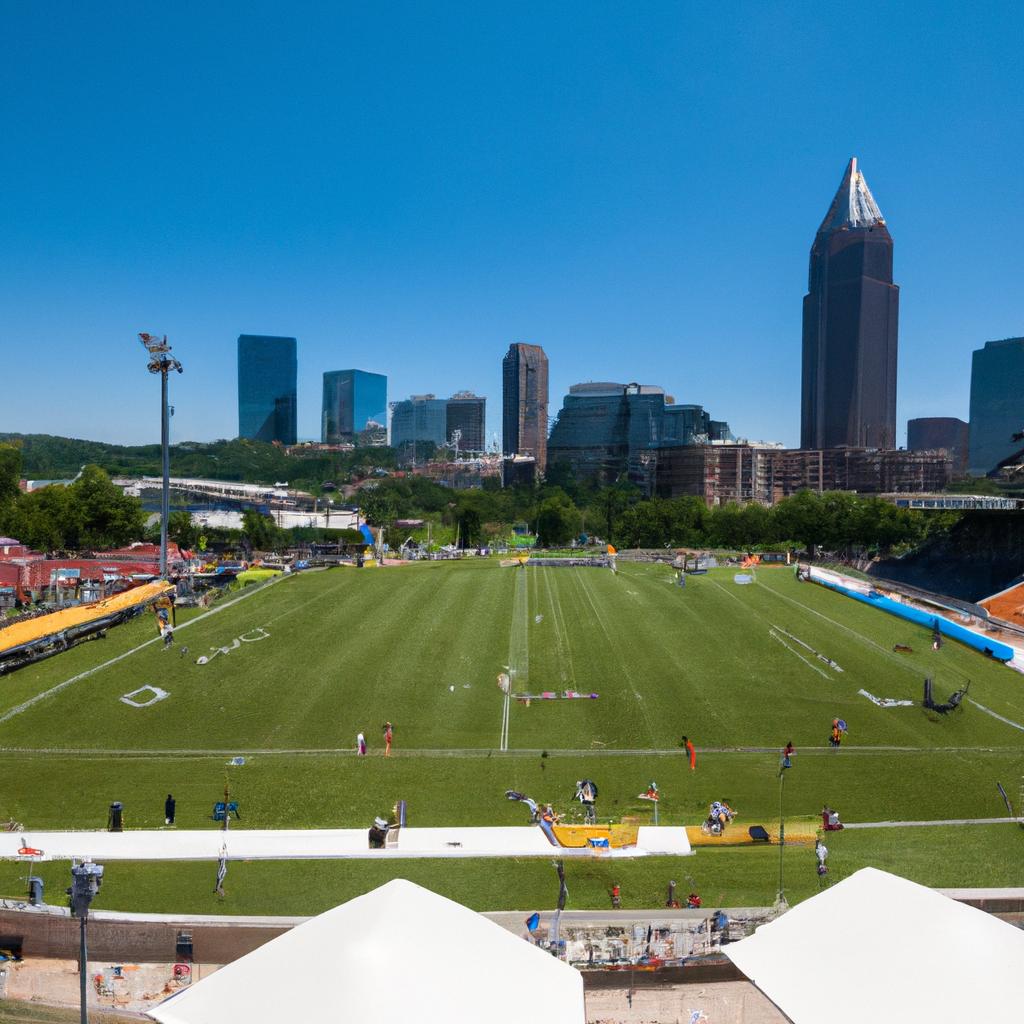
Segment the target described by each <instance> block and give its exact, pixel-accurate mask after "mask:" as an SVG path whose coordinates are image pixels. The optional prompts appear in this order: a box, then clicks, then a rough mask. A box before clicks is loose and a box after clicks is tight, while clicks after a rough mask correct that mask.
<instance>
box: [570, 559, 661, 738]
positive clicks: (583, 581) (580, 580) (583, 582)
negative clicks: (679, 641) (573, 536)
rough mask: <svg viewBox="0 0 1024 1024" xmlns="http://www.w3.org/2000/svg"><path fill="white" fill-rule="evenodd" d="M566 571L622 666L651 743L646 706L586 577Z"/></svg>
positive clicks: (649, 718) (650, 727)
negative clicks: (577, 586) (571, 577)
mask: <svg viewBox="0 0 1024 1024" xmlns="http://www.w3.org/2000/svg"><path fill="white" fill-rule="evenodd" d="M567 571H568V572H571V573H572V574H573V579H574V580H575V581H576V583H577V584H578V585H579V587H580V589H581V590H582V592H583V595H584V596H585V597H586V599H587V602H588V603H589V605H590V607H591V610H592V611H593V613H594V618H595V619H596V620H597V624H598V625H599V626H600V627H601V632H602V633H604V638H605V640H606V641H607V643H608V646H609V647H610V648H611V649H612V650H613V651H614V652H615V655H616V657H617V658H618V659H619V664H620V665H622V674H623V676H624V677H625V679H626V681H627V683H628V684H629V688H630V689H631V690H632V691H633V696H634V697H635V698H636V702H637V704H638V705H639V706H640V713H641V714H642V715H643V716H644V722H645V724H646V725H647V735H648V736H649V737H650V739H651V740H652V741H653V739H654V729H653V727H652V725H651V716H650V715H649V714H648V713H647V706H646V704H645V703H644V699H643V695H642V694H641V693H640V691H639V690H637V688H636V687H635V686H634V685H633V677H632V675H631V674H630V671H629V665H628V664H627V663H626V660H625V659H624V658H623V657H622V652H621V648H620V646H619V645H617V644H615V643H614V641H613V640H612V634H611V631H610V630H609V629H608V626H607V625H606V623H605V621H604V618H603V617H602V615H601V613H600V611H598V607H597V602H596V601H595V600H594V598H593V596H592V594H591V590H590V585H589V584H588V583H587V579H588V577H587V576H585V575H580V574H579V573H580V570H577V569H569V570H567ZM583 572H584V573H585V572H587V570H586V569H584V570H583Z"/></svg>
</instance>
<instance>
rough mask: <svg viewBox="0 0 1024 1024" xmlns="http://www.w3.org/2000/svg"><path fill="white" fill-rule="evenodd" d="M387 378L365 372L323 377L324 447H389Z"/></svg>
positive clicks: (333, 371)
mask: <svg viewBox="0 0 1024 1024" xmlns="http://www.w3.org/2000/svg"><path fill="white" fill-rule="evenodd" d="M387 428H388V379H387V377H385V376H384V374H382V373H368V372H367V371H366V370H331V371H329V372H327V373H325V374H324V397H323V405H322V407H321V427H320V440H321V441H323V442H324V443H325V444H344V443H350V444H387Z"/></svg>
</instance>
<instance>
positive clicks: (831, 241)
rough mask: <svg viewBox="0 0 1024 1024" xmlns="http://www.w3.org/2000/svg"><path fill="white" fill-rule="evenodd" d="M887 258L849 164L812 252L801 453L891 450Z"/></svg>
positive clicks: (892, 366)
mask: <svg viewBox="0 0 1024 1024" xmlns="http://www.w3.org/2000/svg"><path fill="white" fill-rule="evenodd" d="M892 257H893V244H892V238H891V236H890V235H889V230H888V228H887V227H886V225H885V220H884V219H883V218H882V215H881V212H880V211H879V209H878V207H877V205H876V204H875V201H874V198H873V197H872V195H871V192H870V191H869V189H868V187H867V182H866V181H865V180H864V176H863V174H861V173H860V172H859V171H858V170H857V161H856V159H854V160H851V161H850V163H849V165H848V166H847V168H846V174H845V175H844V176H843V181H842V184H841V185H840V186H839V191H838V192H837V193H836V196H835V198H834V199H833V200H832V205H831V206H830V207H829V211H828V213H827V214H826V215H825V219H824V221H823V222H822V224H821V227H820V228H819V229H818V233H817V236H816V237H815V239H814V244H813V246H812V247H811V258H810V273H809V275H808V277H809V281H808V288H807V295H806V296H805V297H804V305H803V375H802V403H801V417H800V445H801V447H802V448H805V449H810V448H840V447H847V446H851V447H866V448H882V449H893V448H895V446H896V347H897V336H898V321H899V288H898V287H897V286H896V285H894V284H893V283H892Z"/></svg>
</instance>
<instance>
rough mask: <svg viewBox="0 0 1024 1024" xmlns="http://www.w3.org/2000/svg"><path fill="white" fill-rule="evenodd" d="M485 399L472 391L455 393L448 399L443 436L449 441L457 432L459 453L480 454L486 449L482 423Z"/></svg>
mask: <svg viewBox="0 0 1024 1024" xmlns="http://www.w3.org/2000/svg"><path fill="white" fill-rule="evenodd" d="M486 409H487V399H486V398H482V397H481V396H480V395H474V394H473V392H472V391H457V392H456V393H455V394H454V395H452V397H451V398H449V399H448V410H447V418H446V422H445V435H446V437H447V439H448V440H449V441H451V439H452V434H453V433H454V431H456V430H457V431H459V434H460V437H459V451H460V452H482V451H483V450H484V449H485V448H486V446H487V445H486V438H485V436H484V423H485V422H486V418H487V416H486Z"/></svg>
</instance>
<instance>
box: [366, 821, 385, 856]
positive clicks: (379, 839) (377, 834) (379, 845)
mask: <svg viewBox="0 0 1024 1024" xmlns="http://www.w3.org/2000/svg"><path fill="white" fill-rule="evenodd" d="M387 834H388V823H387V822H386V821H385V820H384V819H383V818H380V817H378V818H374V819H373V824H372V825H371V826H370V834H369V836H370V849H371V850H383V849H384V841H385V839H386V838H387Z"/></svg>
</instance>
